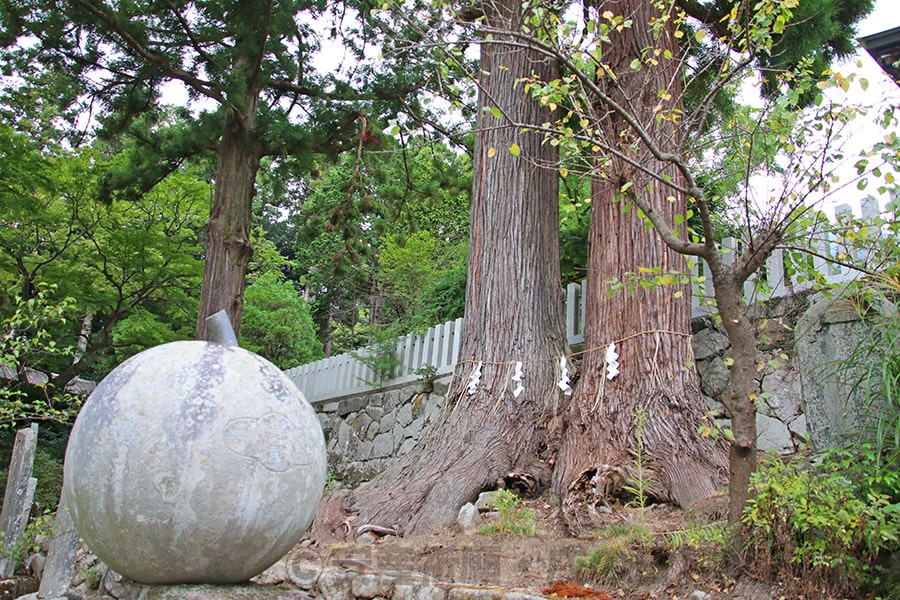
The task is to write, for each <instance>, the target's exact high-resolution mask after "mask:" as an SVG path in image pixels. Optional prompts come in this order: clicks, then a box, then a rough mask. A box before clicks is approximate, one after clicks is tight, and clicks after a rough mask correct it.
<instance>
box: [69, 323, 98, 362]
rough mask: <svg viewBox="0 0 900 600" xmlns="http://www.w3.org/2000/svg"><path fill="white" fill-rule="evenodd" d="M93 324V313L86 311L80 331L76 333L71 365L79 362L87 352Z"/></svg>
mask: <svg viewBox="0 0 900 600" xmlns="http://www.w3.org/2000/svg"><path fill="white" fill-rule="evenodd" d="M93 323H94V313H93V311H91V310H88V311H87V312H86V313H85V314H84V318H83V319H82V320H81V331H79V332H78V341H77V342H76V344H75V355H74V356H73V357H72V364H73V365H76V364H78V363H79V362H80V361H81V358H82V357H83V356H84V353H85V351H86V350H87V345H88V340H89V339H90V337H91V329H92V327H93Z"/></svg>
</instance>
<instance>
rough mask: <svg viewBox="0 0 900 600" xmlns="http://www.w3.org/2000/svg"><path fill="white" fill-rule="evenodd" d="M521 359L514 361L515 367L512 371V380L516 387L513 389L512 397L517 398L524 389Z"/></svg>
mask: <svg viewBox="0 0 900 600" xmlns="http://www.w3.org/2000/svg"><path fill="white" fill-rule="evenodd" d="M522 376H523V375H522V361H519V362H517V363H516V368H515V369H514V371H513V376H512V380H513V381H514V382H515V383H516V387H515V388H514V389H513V397H515V398H518V397H519V396H521V395H522V392H524V391H525V386H524V385H522Z"/></svg>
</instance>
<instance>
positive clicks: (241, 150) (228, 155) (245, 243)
mask: <svg viewBox="0 0 900 600" xmlns="http://www.w3.org/2000/svg"><path fill="white" fill-rule="evenodd" d="M258 94H259V92H258V91H255V92H254V91H248V92H246V94H245V96H244V97H243V98H242V101H241V102H240V103H239V106H240V108H241V110H240V112H239V113H237V112H232V113H231V114H230V115H228V116H227V117H226V119H225V126H224V128H223V131H222V137H221V139H220V141H219V147H218V150H217V165H216V185H215V195H214V197H213V202H212V206H211V207H210V213H209V220H208V221H207V224H206V235H207V241H206V263H205V265H204V269H203V284H202V287H201V288H200V311H199V314H198V316H197V335H196V337H197V339H199V340H206V339H209V336H208V331H207V327H206V318H207V317H208V316H210V315H212V314H215V313H217V312H219V311H220V310H223V309H224V310H225V311H227V313H228V316H229V318H230V319H231V325H232V327H233V328H234V332H235V335H239V334H240V324H241V317H242V315H243V308H244V274H245V271H246V267H247V263H248V261H249V260H250V257H251V256H252V254H253V247H252V246H251V245H250V222H251V219H252V208H253V194H254V185H255V183H256V173H257V171H259V161H260V157H261V154H262V149H261V146H260V144H259V142H258V140H257V139H256V136H255V134H254V131H253V127H254V124H255V122H256V105H257V102H258ZM223 110H224V109H223ZM232 110H234V109H232Z"/></svg>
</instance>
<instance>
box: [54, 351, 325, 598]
mask: <svg viewBox="0 0 900 600" xmlns="http://www.w3.org/2000/svg"><path fill="white" fill-rule="evenodd" d="M325 457H326V455H325V444H324V438H323V437H322V430H321V428H320V427H319V421H318V419H317V418H316V416H315V413H314V411H313V410H312V408H311V407H310V406H309V404H308V403H307V402H306V401H305V400H304V398H303V395H302V394H301V393H300V392H299V391H298V390H297V388H296V387H295V386H294V384H293V383H291V381H290V380H289V379H288V378H287V377H286V376H285V375H284V374H283V373H282V372H281V371H280V370H279V369H278V368H277V367H275V366H274V365H272V364H271V363H269V362H268V361H266V360H264V359H262V358H260V357H259V356H256V355H255V354H253V353H251V352H248V351H246V350H242V349H240V348H237V347H234V346H226V345H222V344H214V343H206V342H196V341H185V342H174V343H170V344H164V345H162V346H157V347H155V348H151V349H149V350H146V351H144V352H141V353H140V354H138V355H136V356H134V357H132V358H130V359H128V360H127V361H125V362H124V363H122V364H121V365H119V366H118V367H117V368H116V369H114V370H113V371H112V372H111V373H110V374H109V375H108V376H107V377H106V378H105V379H104V380H103V381H102V382H101V383H100V385H98V386H97V389H96V390H95V391H94V393H93V394H92V395H91V397H90V398H89V399H88V401H87V402H86V403H85V405H84V407H83V408H82V410H81V413H80V414H79V416H78V419H77V420H76V423H75V426H74V428H73V430H72V434H71V436H70V438H69V445H68V448H67V451H66V459H65V473H64V484H63V494H64V495H65V497H66V500H67V502H68V503H69V507H70V509H71V514H72V519H73V521H74V522H75V526H76V528H77V529H78V532H79V533H80V534H81V536H82V538H84V540H85V542H86V543H87V545H88V547H90V549H91V550H92V551H93V552H94V553H95V554H97V556H99V557H100V558H101V559H102V560H103V561H104V562H105V563H107V564H109V565H110V567H112V568H113V569H114V570H115V571H116V572H118V573H121V574H123V575H125V576H126V577H128V578H129V579H132V580H134V581H138V582H142V583H173V584H174V583H233V582H241V581H246V580H247V579H249V578H250V577H252V576H254V575H256V574H258V573H260V572H262V571H264V570H265V569H266V568H267V567H269V566H270V565H272V564H273V563H274V562H275V561H277V560H278V559H279V558H280V557H281V556H282V555H284V554H285V553H286V552H287V551H288V550H290V548H291V547H292V546H293V545H294V544H296V543H297V541H298V540H299V538H300V536H302V534H303V533H304V532H305V531H306V529H307V528H308V526H309V524H310V522H311V521H312V517H313V516H314V514H315V511H316V508H317V506H318V502H319V499H320V498H321V494H322V490H323V488H324V483H325Z"/></svg>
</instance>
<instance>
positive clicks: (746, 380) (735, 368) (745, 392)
mask: <svg viewBox="0 0 900 600" xmlns="http://www.w3.org/2000/svg"><path fill="white" fill-rule="evenodd" d="M720 269H721V270H719V272H714V277H715V282H716V290H715V297H716V305H717V306H718V309H719V315H720V316H721V317H722V325H723V327H724V328H725V333H726V334H728V339H729V341H730V342H731V358H732V359H733V361H734V362H733V363H732V365H731V368H730V370H729V377H728V379H729V381H728V384H729V386H728V387H729V389H728V396H727V400H726V401H725V403H724V404H725V407H726V408H727V409H728V412H729V414H730V415H731V429H732V432H733V433H734V441H733V442H732V443H731V449H730V452H729V456H728V471H729V482H728V486H729V490H728V524H729V525H734V524H737V523H739V522H740V520H741V514H742V513H743V511H744V507H745V506H746V505H747V501H748V500H749V497H750V476H751V475H752V474H753V471H754V470H756V435H757V431H756V402H755V400H754V398H755V392H757V383H756V373H755V370H754V369H755V366H756V357H757V355H756V336H755V331H754V324H753V322H752V321H751V320H750V317H749V315H748V314H747V305H746V303H745V302H744V299H743V295H742V291H743V284H744V279H745V278H744V279H742V278H736V277H734V274H733V271H732V270H731V268H730V267H728V266H726V265H721V267H720ZM742 539H743V538H742V532H741V531H740V529H739V528H738V529H735V539H734V547H735V548H736V550H737V551H738V552H740V550H741V549H742V548H741V547H742Z"/></svg>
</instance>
